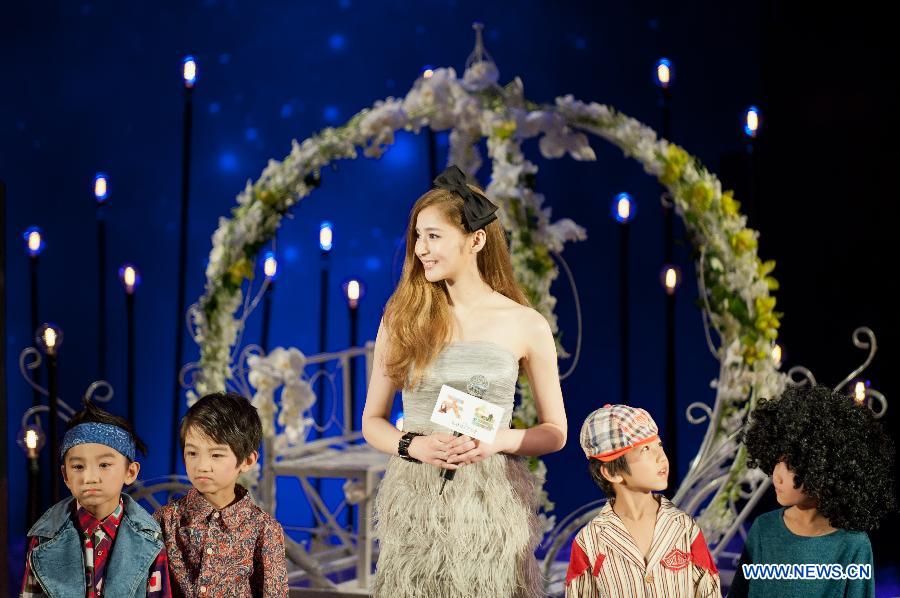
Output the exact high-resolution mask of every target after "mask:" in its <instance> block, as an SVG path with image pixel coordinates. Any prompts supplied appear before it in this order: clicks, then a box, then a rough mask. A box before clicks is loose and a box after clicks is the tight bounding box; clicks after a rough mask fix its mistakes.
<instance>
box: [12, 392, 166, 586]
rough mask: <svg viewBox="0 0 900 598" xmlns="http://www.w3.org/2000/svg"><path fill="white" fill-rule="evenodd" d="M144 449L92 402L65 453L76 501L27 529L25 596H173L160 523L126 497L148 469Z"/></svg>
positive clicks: (79, 416)
mask: <svg viewBox="0 0 900 598" xmlns="http://www.w3.org/2000/svg"><path fill="white" fill-rule="evenodd" d="M138 449H139V450H140V451H141V453H144V454H146V452H147V451H146V448H145V447H144V444H143V443H142V442H141V441H140V439H138V438H137V437H136V436H135V435H134V433H133V432H132V430H131V426H130V425H129V424H128V422H127V421H125V420H124V419H122V418H121V417H118V416H115V415H112V414H110V413H107V412H106V411H103V410H102V409H100V408H99V407H96V406H95V405H94V404H93V403H90V402H86V403H85V408H84V410H82V411H80V412H78V413H76V414H75V415H74V416H73V417H72V419H71V420H70V421H69V430H68V431H67V432H66V435H65V437H64V438H63V442H62V446H61V447H60V457H61V458H62V461H63V465H62V467H61V470H62V476H63V481H64V482H65V484H66V486H67V487H68V488H69V490H70V491H71V492H72V496H71V497H69V498H66V499H64V500H62V501H60V502H58V503H57V504H55V505H53V506H52V507H50V509H48V510H47V512H46V513H44V514H43V515H42V516H41V517H40V519H38V520H37V522H36V523H35V524H34V525H33V526H32V528H31V529H30V530H28V537H29V538H30V541H29V545H28V554H27V555H26V557H25V579H24V581H23V583H22V592H21V594H20V595H21V596H22V597H23V598H35V597H44V596H48V597H49V596H65V597H73V598H74V597H75V596H79V597H80V596H85V597H86V598H102V597H103V596H110V598H120V597H122V598H125V597H127V598H137V597H139V596H148V597H153V598H158V597H168V596H171V591H170V586H169V570H168V560H167V559H166V551H165V549H164V546H163V541H162V537H161V534H160V529H159V525H157V523H156V522H155V521H154V520H153V518H152V517H151V516H150V514H149V513H147V512H146V511H145V510H144V509H143V507H141V506H140V505H138V504H137V503H136V502H134V500H132V499H131V497H130V496H128V495H127V494H124V493H123V492H122V487H123V486H125V485H127V484H131V483H132V482H134V480H135V479H136V478H137V475H138V472H139V471H140V469H141V466H140V464H139V463H138V462H137V461H135V460H134V458H135V451H136V450H138Z"/></svg>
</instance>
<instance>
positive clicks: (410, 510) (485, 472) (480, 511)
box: [375, 454, 544, 598]
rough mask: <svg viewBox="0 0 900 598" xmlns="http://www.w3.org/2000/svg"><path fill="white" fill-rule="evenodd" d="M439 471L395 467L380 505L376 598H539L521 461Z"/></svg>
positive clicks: (532, 503) (531, 510)
mask: <svg viewBox="0 0 900 598" xmlns="http://www.w3.org/2000/svg"><path fill="white" fill-rule="evenodd" d="M440 471H441V470H439V469H437V468H435V467H432V466H430V465H424V464H420V463H411V462H408V461H404V460H403V459H400V458H399V457H394V458H392V459H391V460H390V463H389V464H388V467H387V472H386V473H385V476H384V480H383V481H382V482H381V485H380V486H379V489H378V494H377V496H376V498H375V536H376V538H377V539H378V540H379V542H380V554H379V556H378V566H377V571H376V574H375V596H376V598H538V597H542V596H544V583H543V578H542V576H541V573H540V569H539V567H538V563H537V560H536V559H535V556H534V550H535V548H536V546H537V543H538V542H539V541H540V538H541V529H540V524H539V520H538V517H537V507H538V504H537V493H536V490H535V482H534V476H533V475H532V474H531V473H530V472H529V471H528V468H527V466H526V464H525V461H524V460H523V459H522V458H520V457H514V456H507V455H503V454H496V455H492V456H491V457H489V458H488V459H486V460H485V461H482V462H480V463H475V464H472V465H466V466H465V467H462V468H460V469H459V470H457V472H456V476H455V478H454V479H453V480H452V481H449V482H447V485H446V487H445V488H444V493H443V494H441V495H439V494H438V492H439V491H440V487H441V482H442V479H441V477H440Z"/></svg>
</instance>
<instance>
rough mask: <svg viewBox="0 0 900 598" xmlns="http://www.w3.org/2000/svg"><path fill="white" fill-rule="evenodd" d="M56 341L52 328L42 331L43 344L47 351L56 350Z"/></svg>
mask: <svg viewBox="0 0 900 598" xmlns="http://www.w3.org/2000/svg"><path fill="white" fill-rule="evenodd" d="M56 340H57V334H56V331H55V330H54V329H52V328H46V329H45V330H44V344H45V345H46V346H47V350H48V351H50V350H52V349H54V348H56Z"/></svg>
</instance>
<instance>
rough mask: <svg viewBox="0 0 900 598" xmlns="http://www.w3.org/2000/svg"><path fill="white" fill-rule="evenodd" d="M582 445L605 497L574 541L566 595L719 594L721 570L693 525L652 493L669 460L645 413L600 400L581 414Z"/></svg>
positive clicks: (658, 487)
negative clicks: (600, 403) (602, 403)
mask: <svg viewBox="0 0 900 598" xmlns="http://www.w3.org/2000/svg"><path fill="white" fill-rule="evenodd" d="M581 447H582V449H584V452H585V455H587V457H588V460H589V470H590V473H591V477H592V478H593V479H594V481H595V482H596V483H597V485H598V486H600V488H601V489H602V490H603V491H604V492H605V493H606V495H607V496H608V497H609V501H608V502H607V503H606V505H605V506H604V507H603V508H602V509H601V510H600V513H599V514H598V515H597V516H596V517H595V518H594V519H593V520H592V521H591V522H590V523H588V524H587V525H586V526H585V527H583V528H582V529H581V530H580V531H579V532H578V535H577V536H576V537H575V540H574V541H573V542H572V554H571V557H570V560H569V570H568V572H567V573H566V596H567V598H607V597H611V598H612V597H614V598H627V597H631V596H635V597H637V596H695V597H702V598H708V597H716V598H719V597H720V596H721V591H720V589H719V574H718V571H717V570H716V566H715V563H714V562H713V559H712V556H711V555H710V553H709V549H708V548H707V546H706V540H705V539H704V538H703V533H702V532H701V531H700V528H699V526H698V525H697V523H696V522H695V521H694V519H693V518H692V517H691V516H690V515H688V514H687V513H684V512H683V511H681V510H679V509H678V508H677V507H675V505H673V504H672V503H671V502H670V501H668V500H667V499H666V498H664V497H663V496H661V495H654V494H653V491H661V490H664V489H665V488H666V486H667V480H668V473H669V462H668V459H667V458H666V454H665V452H664V451H663V448H662V442H661V441H660V439H659V435H658V429H657V427H656V423H655V422H654V421H653V419H652V418H651V417H650V414H648V413H647V412H646V411H645V410H643V409H637V408H634V407H628V406H627V405H605V406H604V407H603V408H602V409H598V410H596V411H594V412H593V413H591V414H590V415H589V416H588V417H587V419H586V420H585V422H584V425H583V426H582V428H581Z"/></svg>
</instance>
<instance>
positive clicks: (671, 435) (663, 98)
mask: <svg viewBox="0 0 900 598" xmlns="http://www.w3.org/2000/svg"><path fill="white" fill-rule="evenodd" d="M655 75H656V77H655V78H656V86H657V87H658V88H659V90H660V109H661V112H662V137H663V138H664V139H666V140H668V141H671V140H672V106H671V104H672V82H673V81H674V80H675V68H674V65H673V64H672V61H671V60H669V59H668V58H660V59H659V60H658V61H657V62H656V69H655ZM661 199H662V208H663V261H664V263H665V264H667V266H665V267H664V269H663V272H664V275H663V284H664V286H665V289H666V299H665V302H666V308H665V330H666V337H665V346H666V353H665V355H666V378H665V379H666V431H665V433H666V436H667V438H668V442H667V445H668V451H669V463H670V465H669V488H670V489H671V490H672V491H674V489H675V488H676V485H677V482H678V441H677V437H678V413H679V410H678V399H677V396H676V392H675V389H676V387H675V289H676V288H677V287H678V277H679V273H678V269H677V267H676V266H674V265H673V264H674V261H675V255H674V254H675V232H674V231H675V220H674V218H675V214H674V212H675V205H674V203H673V199H672V198H671V197H670V196H669V193H668V192H667V191H665V190H663V194H662V197H661Z"/></svg>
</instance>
